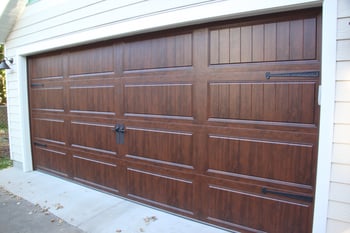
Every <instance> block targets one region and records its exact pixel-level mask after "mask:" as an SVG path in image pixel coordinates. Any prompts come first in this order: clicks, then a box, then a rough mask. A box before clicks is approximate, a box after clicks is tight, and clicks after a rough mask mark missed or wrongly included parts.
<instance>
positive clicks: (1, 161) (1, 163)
mask: <svg viewBox="0 0 350 233" xmlns="http://www.w3.org/2000/svg"><path fill="white" fill-rule="evenodd" d="M11 166H12V161H11V159H9V158H6V157H1V156H0V170H1V169H4V168H7V167H11Z"/></svg>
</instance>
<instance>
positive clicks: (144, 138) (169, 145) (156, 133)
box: [125, 126, 194, 170]
mask: <svg viewBox="0 0 350 233" xmlns="http://www.w3.org/2000/svg"><path fill="white" fill-rule="evenodd" d="M125 136H126V141H127V142H128V144H127V147H128V148H127V151H128V154H127V155H126V157H128V158H131V159H134V160H138V161H142V162H146V163H154V164H157V165H159V166H170V167H172V168H173V169H174V168H175V169H179V168H183V169H190V170H192V169H194V157H193V154H194V151H193V150H194V146H193V143H194V142H193V134H192V133H191V132H183V131H173V130H165V129H148V128H142V127H131V126H128V127H127V133H126V135H125Z"/></svg>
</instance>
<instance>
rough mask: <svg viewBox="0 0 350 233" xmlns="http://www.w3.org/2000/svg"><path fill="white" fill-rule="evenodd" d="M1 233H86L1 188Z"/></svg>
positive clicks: (45, 209)
mask: <svg viewBox="0 0 350 233" xmlns="http://www.w3.org/2000/svg"><path fill="white" fill-rule="evenodd" d="M0 226H1V227H0V232H1V233H6V232H11V233H48V232H50V233H84V232H83V231H81V230H80V229H78V228H76V227H74V226H72V225H70V224H68V223H66V222H64V221H63V220H61V219H60V218H58V217H57V216H55V215H53V214H51V213H50V212H49V209H48V208H46V207H41V206H39V205H34V204H32V203H30V202H28V201H26V200H24V199H22V198H20V197H18V196H16V195H14V194H12V193H10V192H8V191H7V190H5V189H3V188H2V187H0Z"/></svg>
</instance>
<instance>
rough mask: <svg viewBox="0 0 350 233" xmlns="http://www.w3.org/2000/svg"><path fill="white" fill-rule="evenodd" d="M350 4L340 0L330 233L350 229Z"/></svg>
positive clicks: (338, 232) (329, 219) (340, 232)
mask: <svg viewBox="0 0 350 233" xmlns="http://www.w3.org/2000/svg"><path fill="white" fill-rule="evenodd" d="M349 22H350V2H349V1H348V0H338V27H337V70H336V96H335V113H334V123H335V124H334V137H333V155H332V170H331V184H330V196H329V210H328V224H327V232H328V233H345V232H349V230H350V198H349V197H350V179H349V177H350V136H349V134H350V94H349V93H350V26H349Z"/></svg>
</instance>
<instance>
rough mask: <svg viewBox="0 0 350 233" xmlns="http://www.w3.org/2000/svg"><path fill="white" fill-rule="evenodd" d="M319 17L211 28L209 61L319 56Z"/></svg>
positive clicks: (313, 57)
mask: <svg viewBox="0 0 350 233" xmlns="http://www.w3.org/2000/svg"><path fill="white" fill-rule="evenodd" d="M316 22H317V18H316V17H310V16H309V17H306V18H305V19H296V20H285V19H278V20H275V21H274V20H273V19H271V20H270V22H266V23H263V24H259V23H256V24H253V25H246V24H243V25H239V26H238V25H237V26H232V27H226V28H219V29H212V30H210V31H209V39H210V42H209V51H210V55H209V63H210V64H212V65H217V64H230V63H231V64H234V63H250V62H272V61H298V60H311V59H316V55H317V53H316V51H317V40H316V38H317V23H316Z"/></svg>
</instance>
